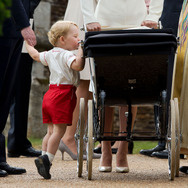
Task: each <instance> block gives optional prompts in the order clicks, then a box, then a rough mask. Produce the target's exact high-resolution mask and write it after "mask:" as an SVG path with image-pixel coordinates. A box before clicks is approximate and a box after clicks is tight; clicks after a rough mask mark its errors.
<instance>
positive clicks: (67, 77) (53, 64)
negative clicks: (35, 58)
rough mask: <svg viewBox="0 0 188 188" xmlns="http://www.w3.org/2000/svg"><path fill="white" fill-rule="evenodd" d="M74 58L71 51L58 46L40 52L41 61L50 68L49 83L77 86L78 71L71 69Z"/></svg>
mask: <svg viewBox="0 0 188 188" xmlns="http://www.w3.org/2000/svg"><path fill="white" fill-rule="evenodd" d="M75 59H76V56H75V55H74V53H73V52H71V51H68V50H64V49H62V48H58V47H54V48H53V49H51V50H49V51H45V52H41V53H40V61H41V63H42V64H43V65H45V66H48V67H49V70H50V84H57V85H59V84H70V85H74V86H76V87H77V86H78V85H79V80H80V78H79V72H78V71H75V70H73V69H71V64H72V62H73V61H74V60H75Z"/></svg>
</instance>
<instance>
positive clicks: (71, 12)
mask: <svg viewBox="0 0 188 188" xmlns="http://www.w3.org/2000/svg"><path fill="white" fill-rule="evenodd" d="M64 20H70V21H74V22H75V23H76V24H77V25H78V27H80V28H82V27H83V15H82V12H81V7H80V0H69V1H68V5H67V9H66V12H65V16H64ZM79 34H80V39H81V40H84V36H85V33H84V31H80V33H79ZM80 79H81V80H90V68H89V63H88V61H87V60H86V63H85V67H84V69H83V70H82V71H81V72H80Z"/></svg>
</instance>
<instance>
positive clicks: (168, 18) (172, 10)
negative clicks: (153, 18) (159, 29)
mask: <svg viewBox="0 0 188 188" xmlns="http://www.w3.org/2000/svg"><path fill="white" fill-rule="evenodd" d="M182 4H183V0H165V1H164V7H163V12H162V16H161V22H162V26H163V28H172V29H173V30H174V34H175V35H177V29H178V22H179V16H180V12H181V8H182Z"/></svg>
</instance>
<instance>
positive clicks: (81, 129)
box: [77, 98, 85, 177]
mask: <svg viewBox="0 0 188 188" xmlns="http://www.w3.org/2000/svg"><path fill="white" fill-rule="evenodd" d="M84 124H85V101H84V98H80V112H79V121H78V125H77V126H78V127H77V134H78V139H77V153H78V155H77V156H78V157H77V172H78V177H81V176H82V170H83V147H84V140H83V137H84Z"/></svg>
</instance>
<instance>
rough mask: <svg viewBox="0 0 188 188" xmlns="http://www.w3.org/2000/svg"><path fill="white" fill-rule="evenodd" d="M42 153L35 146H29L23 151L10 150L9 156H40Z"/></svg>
mask: <svg viewBox="0 0 188 188" xmlns="http://www.w3.org/2000/svg"><path fill="white" fill-rule="evenodd" d="M41 154H42V152H41V151H40V150H36V149H34V148H33V147H29V148H27V149H26V150H24V151H21V152H11V151H9V152H8V157H20V156H21V155H22V156H25V157H39V156H40V155H41Z"/></svg>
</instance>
